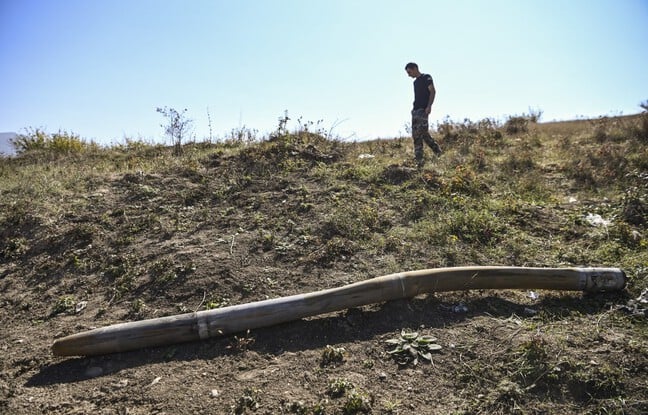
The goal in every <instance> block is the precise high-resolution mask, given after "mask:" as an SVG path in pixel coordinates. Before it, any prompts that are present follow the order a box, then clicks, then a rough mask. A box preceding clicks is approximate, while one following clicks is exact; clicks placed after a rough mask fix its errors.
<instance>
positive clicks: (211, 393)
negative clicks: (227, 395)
mask: <svg viewBox="0 0 648 415" xmlns="http://www.w3.org/2000/svg"><path fill="white" fill-rule="evenodd" d="M209 395H210V396H211V397H212V398H218V395H220V393H219V392H218V389H212V390H211V391H210V392H209Z"/></svg>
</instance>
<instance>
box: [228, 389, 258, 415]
mask: <svg viewBox="0 0 648 415" xmlns="http://www.w3.org/2000/svg"><path fill="white" fill-rule="evenodd" d="M248 409H251V410H252V411H256V410H257V409H259V390H258V389H253V388H245V389H244V390H243V394H242V395H241V396H240V397H239V398H238V399H237V400H236V404H235V405H234V406H232V412H233V413H234V414H235V415H241V414H244V413H246V412H247V410H248Z"/></svg>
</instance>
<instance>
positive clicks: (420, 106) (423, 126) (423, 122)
mask: <svg viewBox="0 0 648 415" xmlns="http://www.w3.org/2000/svg"><path fill="white" fill-rule="evenodd" d="M405 72H407V75H409V76H410V77H411V78H415V79H414V109H412V138H413V139H414V157H415V158H416V163H417V164H418V165H419V167H422V166H423V164H424V163H425V162H424V160H423V142H425V144H427V145H428V146H430V148H431V149H432V151H434V153H435V154H436V155H437V156H440V155H441V153H442V152H441V147H439V145H438V144H437V143H436V141H434V140H433V139H432V136H430V131H429V126H428V116H429V115H430V112H431V111H432V103H433V102H434V97H435V96H436V89H434V82H433V81H432V77H431V76H430V75H428V74H424V73H421V72H420V71H419V68H418V65H417V64H415V63H414V62H410V63H408V64H407V65H405Z"/></svg>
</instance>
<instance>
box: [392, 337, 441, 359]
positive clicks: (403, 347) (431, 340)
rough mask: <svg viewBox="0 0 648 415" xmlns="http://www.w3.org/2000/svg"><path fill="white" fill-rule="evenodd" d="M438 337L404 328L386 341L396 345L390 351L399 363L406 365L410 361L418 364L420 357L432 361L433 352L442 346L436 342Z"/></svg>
mask: <svg viewBox="0 0 648 415" xmlns="http://www.w3.org/2000/svg"><path fill="white" fill-rule="evenodd" d="M436 341H437V339H436V337H433V336H430V335H421V334H420V333H419V332H416V331H412V332H407V331H405V330H402V331H401V333H400V335H399V336H398V337H397V338H394V339H389V340H387V341H386V342H385V343H387V344H389V345H392V346H395V347H394V349H392V350H390V351H389V352H388V353H389V354H390V355H391V356H392V357H393V358H394V360H396V362H397V363H398V364H399V365H402V366H406V365H408V364H410V363H412V364H413V365H417V364H418V362H419V358H422V359H424V360H427V361H428V362H431V361H432V352H438V351H439V350H441V349H442V347H441V346H440V345H439V344H437V343H435V342H436Z"/></svg>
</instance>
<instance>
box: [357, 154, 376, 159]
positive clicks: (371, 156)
mask: <svg viewBox="0 0 648 415" xmlns="http://www.w3.org/2000/svg"><path fill="white" fill-rule="evenodd" d="M374 157H376V156H374V155H373V154H367V153H362V154H360V155H359V156H358V158H359V159H360V160H363V159H372V158H374Z"/></svg>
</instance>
